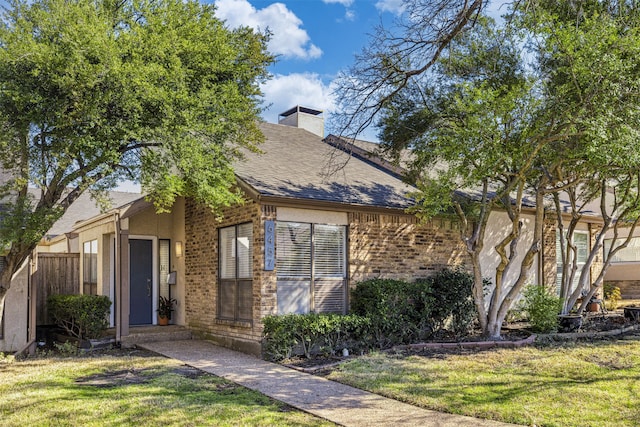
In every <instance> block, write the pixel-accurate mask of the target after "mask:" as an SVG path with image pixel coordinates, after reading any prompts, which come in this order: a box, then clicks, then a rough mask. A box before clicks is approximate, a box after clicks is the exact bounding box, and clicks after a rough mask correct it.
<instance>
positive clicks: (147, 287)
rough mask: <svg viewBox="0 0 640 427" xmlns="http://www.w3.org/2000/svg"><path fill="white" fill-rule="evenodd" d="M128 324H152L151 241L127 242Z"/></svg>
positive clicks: (133, 240)
mask: <svg viewBox="0 0 640 427" xmlns="http://www.w3.org/2000/svg"><path fill="white" fill-rule="evenodd" d="M129 254H130V255H129V260H130V263H129V307H130V308H129V324H130V325H150V324H151V323H153V302H152V295H153V246H152V241H151V240H135V239H131V240H129Z"/></svg>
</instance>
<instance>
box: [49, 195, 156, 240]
mask: <svg viewBox="0 0 640 427" xmlns="http://www.w3.org/2000/svg"><path fill="white" fill-rule="evenodd" d="M142 197H143V195H142V194H139V193H127V192H123V191H110V192H109V200H111V207H112V208H117V207H121V206H124V205H126V204H128V203H131V202H133V201H135V200H138V199H140V198H142ZM101 213H103V211H102V210H101V209H100V207H99V206H98V204H97V203H96V202H95V200H92V199H91V195H89V193H86V192H85V193H83V194H82V195H81V196H80V197H78V199H77V200H76V201H74V202H73V203H72V204H71V206H69V208H68V209H67V211H66V212H65V213H64V215H62V217H61V218H60V219H59V220H58V221H56V223H55V224H53V227H51V229H49V231H48V232H47V236H48V237H49V238H51V237H55V236H57V235H60V234H63V233H67V232H69V231H71V230H72V229H73V225H74V224H76V223H77V222H79V221H84V220H87V219H89V218H92V217H94V216H96V215H99V214H101Z"/></svg>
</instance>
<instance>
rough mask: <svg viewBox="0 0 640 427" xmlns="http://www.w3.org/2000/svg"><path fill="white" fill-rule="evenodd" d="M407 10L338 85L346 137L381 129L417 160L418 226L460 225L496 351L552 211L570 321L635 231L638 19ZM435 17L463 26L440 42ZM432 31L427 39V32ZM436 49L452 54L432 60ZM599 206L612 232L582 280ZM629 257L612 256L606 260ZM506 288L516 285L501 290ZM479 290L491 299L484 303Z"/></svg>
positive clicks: (606, 4)
mask: <svg viewBox="0 0 640 427" xmlns="http://www.w3.org/2000/svg"><path fill="white" fill-rule="evenodd" d="M406 4H407V11H406V20H405V21H404V22H405V23H406V25H405V26H404V27H399V29H400V31H399V32H393V31H380V32H378V33H377V34H376V36H375V38H374V44H372V46H371V48H370V49H369V50H368V51H367V52H365V53H367V55H361V56H359V57H358V58H357V60H356V65H355V66H354V67H353V70H352V71H355V72H354V73H352V74H350V75H348V76H344V77H343V79H342V80H341V83H340V85H339V89H338V91H339V92H340V93H341V96H340V97H339V99H341V100H342V102H343V103H344V110H345V112H346V113H345V115H344V116H343V117H342V121H341V123H340V124H341V125H342V126H343V127H342V131H343V133H344V134H346V135H347V136H349V135H355V134H357V133H358V132H360V131H361V130H362V129H361V126H362V124H365V125H366V124H367V123H369V122H373V121H377V124H378V125H379V127H380V130H381V131H380V138H381V140H382V142H383V144H384V146H386V147H387V148H388V149H389V150H390V151H391V152H395V153H398V152H399V151H400V150H403V149H410V150H411V151H412V153H413V162H412V163H411V164H410V165H409V168H410V172H411V173H410V178H411V179H412V181H413V183H414V184H416V185H417V187H418V192H417V193H416V194H415V197H416V200H417V205H416V208H415V212H417V213H418V214H419V215H422V216H425V217H430V216H433V215H437V214H442V213H447V212H455V213H457V215H458V216H459V218H460V220H461V221H462V223H463V227H462V239H463V242H464V243H465V245H466V247H467V250H468V253H469V255H470V257H471V260H472V264H473V268H474V273H475V279H476V280H475V288H474V296H475V301H476V307H477V309H478V313H479V319H480V324H481V326H482V328H483V330H484V332H485V334H486V335H487V336H489V337H492V338H497V337H499V336H500V325H501V324H502V321H503V319H504V317H505V316H506V313H507V311H508V309H509V308H510V307H511V306H512V304H513V302H514V301H515V300H516V298H517V296H518V294H519V292H520V290H521V289H522V287H523V286H524V285H525V284H526V283H527V281H528V280H529V277H530V276H529V271H530V268H531V267H532V265H533V262H534V260H535V258H536V256H537V255H538V254H539V253H540V250H541V247H542V244H543V229H544V221H545V215H548V213H547V211H548V210H549V209H551V210H553V209H554V208H555V209H556V216H555V217H556V219H557V222H558V224H559V226H560V234H561V236H562V238H561V240H563V241H564V249H563V250H562V251H561V252H562V256H563V259H564V266H565V268H564V270H565V271H564V273H565V274H563V278H562V282H563V283H564V285H563V287H562V288H563V289H564V291H563V292H564V293H563V297H565V298H566V306H565V310H566V309H569V308H571V307H572V306H573V304H574V303H575V301H576V300H577V298H578V297H579V296H580V291H581V288H572V287H571V286H572V285H573V282H574V281H576V277H577V276H579V277H580V279H579V281H580V286H584V287H587V288H588V289H589V292H590V294H593V293H595V292H596V291H597V288H598V287H599V285H600V284H601V283H602V278H603V274H604V271H606V267H607V263H605V268H604V269H603V273H602V274H600V275H599V276H598V277H596V278H592V279H593V280H592V281H591V282H590V283H588V277H589V269H590V267H591V266H592V265H594V262H595V259H596V256H597V254H598V253H602V252H601V250H602V244H603V241H604V236H605V234H606V233H607V232H608V231H610V230H614V231H615V232H616V233H617V231H616V230H617V228H618V227H619V226H620V225H624V226H631V227H634V226H635V224H637V222H638V213H639V212H640V209H639V208H640V199H639V197H638V195H639V191H638V190H639V185H640V183H639V181H638V177H639V173H640V156H639V154H638V153H639V152H640V143H639V142H638V141H639V139H638V136H640V135H639V132H640V121H639V120H638V119H639V116H638V112H640V90H639V89H640V68H638V66H637V61H636V60H634V59H632V58H637V57H638V53H640V52H638V50H637V49H638V48H640V34H638V31H639V29H640V26H639V25H638V23H639V21H638V17H639V16H640V5H638V4H637V3H636V2H627V1H617V0H610V1H601V0H575V1H560V0H528V1H522V2H520V1H514V2H513V3H512V4H511V9H510V14H509V16H508V17H507V19H506V20H505V21H504V23H503V24H500V25H498V24H496V23H495V22H494V21H493V20H491V19H489V18H485V17H483V16H482V13H481V12H482V6H480V7H479V8H476V9H473V10H474V12H473V14H472V15H471V16H472V17H473V18H474V19H472V20H470V19H467V20H460V19H459V18H458V16H459V14H458V13H459V11H461V10H465V11H469V10H470V9H469V8H468V6H469V5H470V4H471V2H447V4H446V5H444V6H446V10H443V9H438V11H437V13H438V14H439V15H438V14H436V15H434V14H433V10H431V9H428V8H427V7H425V4H426V3H425V2H424V1H420V0H413V1H407V2H406ZM461 8H462V9H461ZM437 16H443V17H445V16H449V17H451V16H452V17H453V19H454V21H455V22H459V23H464V25H462V26H456V27H453V28H454V32H453V33H446V32H445V33H442V32H440V31H436V30H434V29H437V28H438V25H439V24H440V23H442V22H448V21H447V20H446V19H444V18H443V19H441V20H438V19H437ZM434 17H435V18H436V19H435V21H434V22H435V23H434V24H433V25H432V26H431V27H430V32H429V34H430V38H429V37H426V36H424V33H423V32H421V28H422V27H421V25H422V23H423V22H425V21H427V20H428V19H427V18H429V19H431V20H433V19H434ZM430 22H431V21H430ZM445 28H452V27H445ZM438 34H444V35H443V37H442V38H438V37H436V36H437V35H438ZM446 34H452V37H450V38H449V37H445V35H446ZM434 40H446V44H445V45H442V46H443V47H442V49H437V50H436V56H434ZM436 45H437V43H436ZM434 58H435V59H436V61H432V60H433V59H434ZM374 75H375V76H377V77H378V79H377V81H376V80H375V79H374V78H371V76H374ZM554 199H555V201H556V203H553V200H554ZM560 200H562V201H563V203H560V202H559V201H560ZM594 202H595V205H599V206H600V207H599V208H598V209H597V211H598V212H599V213H600V214H601V215H602V217H603V220H604V224H603V226H602V228H601V230H600V231H599V232H598V234H597V235H596V239H595V245H593V246H592V247H591V253H590V254H589V262H588V263H587V265H586V266H585V267H584V268H583V269H582V271H578V272H576V264H577V263H576V256H577V251H576V248H575V245H573V243H572V232H573V230H574V229H575V227H576V225H577V222H579V221H580V219H581V218H582V217H583V215H584V213H585V212H587V211H588V210H589V209H593V207H592V206H589V204H591V205H593V204H594ZM526 205H528V206H529V208H534V210H535V215H534V220H533V223H532V224H531V226H532V227H533V237H532V240H530V241H529V240H527V241H525V239H524V237H523V223H524V220H525V218H524V217H523V207H524V206H526ZM494 211H501V212H505V213H506V214H507V216H508V218H509V222H510V225H509V226H508V227H507V229H505V230H501V232H502V233H504V236H503V237H501V240H500V241H499V242H498V244H496V245H494V246H493V247H491V248H485V243H486V241H487V236H486V234H485V233H486V231H487V229H486V227H487V223H488V220H489V215H490V214H491V213H492V212H494ZM567 218H569V220H567ZM563 225H564V227H563ZM626 243H628V240H626V241H625V240H624V239H623V240H622V241H620V243H619V244H618V245H612V246H611V247H609V248H608V251H609V255H611V254H613V253H614V252H615V251H616V250H619V249H621V248H623V247H624V246H625V245H626ZM483 249H486V250H489V251H491V252H492V255H496V256H497V258H498V259H499V262H498V264H497V267H496V269H495V271H485V270H483V268H485V269H486V267H484V266H483V265H482V263H481V262H480V256H481V251H482V250H483ZM508 275H511V277H515V279H513V280H512V281H511V282H508V281H505V278H506V277H507V276H508ZM576 275H577V276H576ZM484 276H490V277H492V279H493V282H494V285H495V286H494V287H493V289H490V290H489V294H488V295H485V292H486V290H485V289H483V280H482V279H483V277H484ZM586 302H587V301H586V300H585V302H584V303H583V306H584V305H586Z"/></svg>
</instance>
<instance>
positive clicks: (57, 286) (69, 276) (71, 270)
mask: <svg viewBox="0 0 640 427" xmlns="http://www.w3.org/2000/svg"><path fill="white" fill-rule="evenodd" d="M31 280H32V281H33V285H34V288H35V290H36V295H37V297H36V324H37V325H48V324H50V323H51V320H50V319H49V318H48V314H47V298H48V297H49V295H53V294H67V295H68V294H79V293H80V254H77V253H74V254H55V253H39V254H38V260H37V269H36V271H35V272H34V273H33V275H32V277H31Z"/></svg>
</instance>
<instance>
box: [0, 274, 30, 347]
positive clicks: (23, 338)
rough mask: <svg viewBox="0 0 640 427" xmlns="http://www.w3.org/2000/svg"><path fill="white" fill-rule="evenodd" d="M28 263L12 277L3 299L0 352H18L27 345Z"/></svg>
mask: <svg viewBox="0 0 640 427" xmlns="http://www.w3.org/2000/svg"><path fill="white" fill-rule="evenodd" d="M28 270H29V268H28V261H25V263H24V264H23V265H22V268H21V269H20V270H19V271H18V272H17V273H16V274H15V275H14V276H13V280H12V281H11V287H10V288H9V291H8V292H7V296H6V299H5V305H4V309H5V313H4V319H5V322H4V335H3V338H2V339H0V351H3V352H11V351H18V350H20V349H21V348H23V347H24V346H25V345H26V344H27V316H28V307H27V304H28V284H29V280H28Z"/></svg>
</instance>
